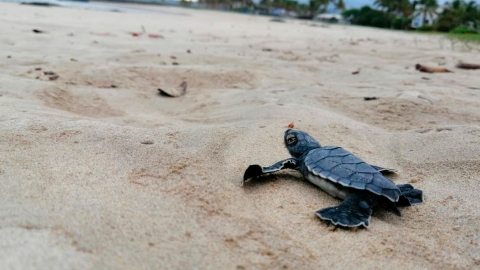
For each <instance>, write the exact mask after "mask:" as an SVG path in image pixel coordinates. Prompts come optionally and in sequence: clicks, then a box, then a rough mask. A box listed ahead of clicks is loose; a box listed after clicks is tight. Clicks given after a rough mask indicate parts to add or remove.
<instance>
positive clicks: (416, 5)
mask: <svg viewBox="0 0 480 270" xmlns="http://www.w3.org/2000/svg"><path fill="white" fill-rule="evenodd" d="M374 4H375V5H376V6H377V7H379V8H380V10H374V9H372V8H370V7H368V6H364V7H362V8H360V9H350V10H346V11H344V12H343V16H344V17H345V18H347V19H348V20H349V21H350V22H351V23H352V24H358V25H365V26H373V27H381V28H392V29H404V30H407V29H409V28H410V24H411V22H412V18H413V17H417V16H422V17H423V18H428V19H430V18H436V20H435V21H434V23H433V24H424V25H423V26H422V27H420V28H418V29H417V30H418V31H422V32H431V31H439V32H451V33H452V36H455V35H461V34H468V38H469V39H470V38H474V39H475V37H476V34H477V35H478V33H479V27H480V6H479V5H478V4H477V3H476V2H475V1H470V2H465V1H464V0H454V1H453V2H451V3H447V4H446V5H445V7H444V8H443V10H441V9H439V8H438V3H437V0H416V1H414V2H409V0H374ZM440 10H441V11H440Z"/></svg>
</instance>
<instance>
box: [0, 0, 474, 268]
mask: <svg viewBox="0 0 480 270" xmlns="http://www.w3.org/2000/svg"><path fill="white" fill-rule="evenodd" d="M136 7H137V8H138V9H146V8H148V7H146V6H136ZM153 9H154V10H155V11H156V12H148V13H147V12H143V13H142V12H130V13H118V12H103V11H92V10H80V9H66V8H59V7H55V8H43V7H34V6H21V5H16V4H7V3H0V27H1V29H2V33H1V35H0V70H1V72H0V153H1V154H0V265H1V266H2V267H0V268H2V269H474V268H479V267H480V247H479V244H480V236H479V235H480V233H479V230H480V227H479V224H480V210H479V209H480V199H479V191H480V182H479V180H480V176H479V175H480V126H479V124H480V91H479V90H480V89H479V88H480V81H479V79H478V78H479V75H480V73H479V72H480V71H475V70H460V69H456V68H455V65H456V64H457V63H458V62H459V61H464V62H469V63H480V54H479V53H478V48H476V47H472V46H474V45H469V44H466V45H465V44H461V43H455V42H451V41H449V40H447V39H444V38H442V37H440V36H432V35H420V34H407V33H403V32H395V31H387V30H379V29H370V28H361V27H353V26H341V25H322V24H319V23H315V24H312V22H302V21H295V20H287V21H286V22H285V23H278V22H270V21H269V18H266V17H258V16H250V15H240V14H231V13H221V12H213V11H195V10H188V9H180V8H168V7H155V8H153ZM142 26H143V28H144V29H145V31H146V34H143V35H140V36H138V37H134V36H132V35H131V34H130V32H139V33H142V31H143V30H142ZM32 29H39V30H44V31H46V33H43V34H35V33H33V32H32ZM147 34H157V35H162V36H163V38H149V37H148V36H147ZM188 50H189V51H190V53H189V52H188ZM173 62H176V63H177V64H178V65H174V64H173ZM417 63H421V64H424V65H430V66H441V67H445V68H448V69H451V70H453V71H454V73H444V74H426V73H420V72H418V71H416V70H415V64H417ZM39 68H41V70H36V69H39ZM356 70H360V72H359V73H358V74H356V75H353V74H352V72H354V71H356ZM42 71H53V72H55V73H56V74H57V75H58V76H59V77H58V79H56V80H50V79H49V77H48V76H45V75H43V74H42ZM183 81H186V82H187V83H188V89H187V94H186V95H184V96H181V97H178V98H168V97H162V96H159V95H158V91H157V89H158V88H168V87H176V86H178V85H179V84H180V83H182V82H183ZM371 96H376V97H378V98H379V99H377V100H372V101H364V100H363V98H364V97H371ZM292 122H293V123H294V125H295V128H298V129H301V130H304V131H307V132H308V133H310V134H311V135H313V136H314V137H316V138H317V139H318V140H319V141H320V143H322V144H323V145H338V146H342V147H344V148H346V149H348V150H350V151H351V152H353V153H354V154H356V155H357V156H359V157H361V158H362V159H364V160H365V161H367V162H369V163H371V164H375V165H379V166H383V167H389V168H395V169H398V174H397V175H394V176H393V177H392V180H393V181H394V182H395V183H398V184H400V183H412V184H413V185H414V186H415V187H416V188H419V189H422V190H423V191H424V194H425V202H424V204H422V205H418V206H415V207H410V208H403V209H401V211H402V214H403V215H402V217H398V216H395V215H393V214H392V213H389V212H386V211H384V210H382V209H376V210H375V211H374V214H373V217H372V221H371V226H370V227H369V228H368V229H358V230H344V229H335V227H334V226H330V225H328V223H325V222H322V221H320V220H319V219H318V218H317V217H316V216H315V211H316V210H318V209H321V208H325V207H329V206H333V205H336V204H338V203H339V201H338V200H337V199H335V198H332V197H330V196H329V195H327V194H326V193H324V192H322V191H321V190H319V189H318V188H316V187H314V186H312V185H311V184H309V183H308V182H306V181H304V180H303V179H302V177H301V175H300V174H299V173H296V172H293V171H285V172H283V173H279V174H275V175H271V176H268V177H264V178H262V179H257V180H256V181H252V182H251V183H249V184H247V185H246V186H244V187H242V186H241V181H242V176H243V172H244V170H245V169H246V168H247V166H248V165H250V164H261V165H264V166H267V165H271V164H273V163H274V162H276V161H278V160H280V159H283V158H287V157H289V155H288V152H287V151H286V149H285V148H284V146H283V142H282V140H283V138H282V136H283V132H284V131H285V129H286V127H287V125H288V124H290V123H292Z"/></svg>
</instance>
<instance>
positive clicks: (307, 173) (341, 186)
mask: <svg viewBox="0 0 480 270" xmlns="http://www.w3.org/2000/svg"><path fill="white" fill-rule="evenodd" d="M284 139H285V146H286V147H287V149H288V151H289V152H290V155H292V158H289V159H285V160H282V161H279V162H277V163H275V164H273V165H272V166H270V167H261V166H260V165H250V166H249V167H248V168H247V170H246V171H245V174H244V176H243V182H244V183H245V181H246V180H247V179H249V178H252V177H257V176H260V175H263V174H267V173H273V172H276V171H279V170H283V169H294V170H298V171H300V172H301V173H302V174H303V176H304V177H305V178H306V179H308V181H310V182H312V183H313V184H315V185H316V186H318V187H320V188H321V189H322V190H323V191H325V192H327V193H328V194H330V195H332V196H333V197H337V198H339V199H342V200H343V202H342V203H341V204H340V205H338V206H335V207H328V208H325V209H321V210H318V211H317V212H316V214H317V216H318V217H319V218H321V219H323V220H328V221H331V222H332V223H333V224H335V225H340V226H345V227H359V226H364V227H368V225H370V215H371V214H372V208H373V206H376V205H381V206H383V207H384V208H385V209H387V210H389V211H392V212H393V213H395V214H396V215H399V216H400V211H399V210H398V208H397V206H412V205H415V204H419V203H422V202H423V192H422V191H421V190H418V189H414V188H413V186H412V185H410V184H405V185H395V184H394V183H393V182H392V181H391V180H390V179H388V178H386V177H384V176H383V175H382V173H388V172H395V170H392V169H386V168H382V167H378V166H373V165H369V164H367V163H365V162H364V161H362V160H361V159H360V158H358V157H356V156H354V155H353V154H352V153H350V152H348V151H347V150H345V149H343V148H341V147H337V146H323V147H322V146H321V145H320V144H319V143H318V142H317V141H316V140H315V139H314V138H313V137H312V136H310V135H308V134H307V133H305V132H303V131H299V130H292V129H288V130H287V131H285V136H284Z"/></svg>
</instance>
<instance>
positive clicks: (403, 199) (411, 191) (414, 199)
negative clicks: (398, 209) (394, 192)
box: [397, 184, 423, 206]
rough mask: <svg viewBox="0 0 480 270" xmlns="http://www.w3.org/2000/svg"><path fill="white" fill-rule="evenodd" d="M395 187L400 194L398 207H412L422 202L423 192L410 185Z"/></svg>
mask: <svg viewBox="0 0 480 270" xmlns="http://www.w3.org/2000/svg"><path fill="white" fill-rule="evenodd" d="M397 187H398V188H399V189H400V192H402V194H400V198H399V200H398V202H397V205H398V206H412V205H416V204H421V203H422V202H423V191H421V190H420V189H415V188H414V187H413V186H412V185H410V184H404V185H397Z"/></svg>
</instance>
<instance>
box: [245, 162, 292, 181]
mask: <svg viewBox="0 0 480 270" xmlns="http://www.w3.org/2000/svg"><path fill="white" fill-rule="evenodd" d="M297 166H298V161H297V160H296V159H295V158H288V159H285V160H281V161H279V162H277V163H275V164H273V165H272V166H270V167H262V166H260V165H250V166H248V168H247V170H245V173H244V174H243V183H245V181H246V180H247V179H250V178H253V177H257V176H260V175H263V174H267V173H273V172H277V171H280V170H283V169H296V168H297Z"/></svg>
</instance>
